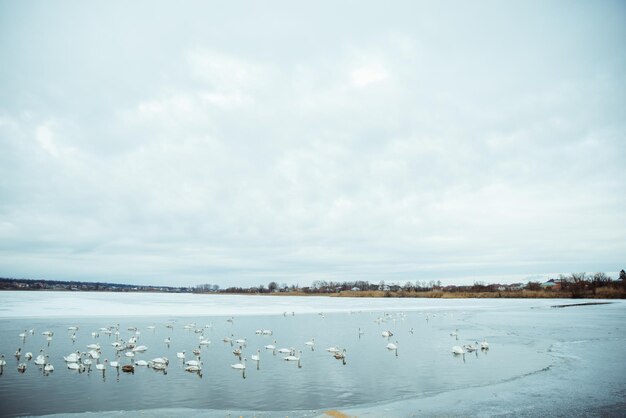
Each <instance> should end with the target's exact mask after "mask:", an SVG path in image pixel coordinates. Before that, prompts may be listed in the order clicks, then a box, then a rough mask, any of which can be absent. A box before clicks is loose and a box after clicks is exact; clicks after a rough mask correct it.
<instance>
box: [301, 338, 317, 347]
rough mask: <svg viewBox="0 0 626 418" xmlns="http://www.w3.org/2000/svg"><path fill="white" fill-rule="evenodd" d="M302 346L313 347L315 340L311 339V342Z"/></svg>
mask: <svg viewBox="0 0 626 418" xmlns="http://www.w3.org/2000/svg"><path fill="white" fill-rule="evenodd" d="M304 345H308V346H309V347H313V346H314V345H315V338H311V341H307V342H305V343H304Z"/></svg>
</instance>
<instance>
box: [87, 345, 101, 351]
mask: <svg viewBox="0 0 626 418" xmlns="http://www.w3.org/2000/svg"><path fill="white" fill-rule="evenodd" d="M87 348H88V349H90V350H100V344H89V345H87Z"/></svg>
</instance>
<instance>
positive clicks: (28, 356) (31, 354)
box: [24, 351, 33, 360]
mask: <svg viewBox="0 0 626 418" xmlns="http://www.w3.org/2000/svg"><path fill="white" fill-rule="evenodd" d="M24 358H25V359H26V360H30V359H32V358H33V353H31V352H30V351H29V352H27V353H26V354H24Z"/></svg>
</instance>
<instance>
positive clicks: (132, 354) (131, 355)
mask: <svg viewBox="0 0 626 418" xmlns="http://www.w3.org/2000/svg"><path fill="white" fill-rule="evenodd" d="M124 355H125V356H126V357H135V353H133V352H132V351H127V352H125V353H124Z"/></svg>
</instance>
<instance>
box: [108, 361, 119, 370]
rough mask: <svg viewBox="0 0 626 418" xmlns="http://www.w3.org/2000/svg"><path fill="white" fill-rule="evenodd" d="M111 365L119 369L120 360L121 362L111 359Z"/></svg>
mask: <svg viewBox="0 0 626 418" xmlns="http://www.w3.org/2000/svg"><path fill="white" fill-rule="evenodd" d="M109 366H111V367H115V368H116V369H119V367H120V362H119V361H117V360H115V361H110V362H109Z"/></svg>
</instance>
